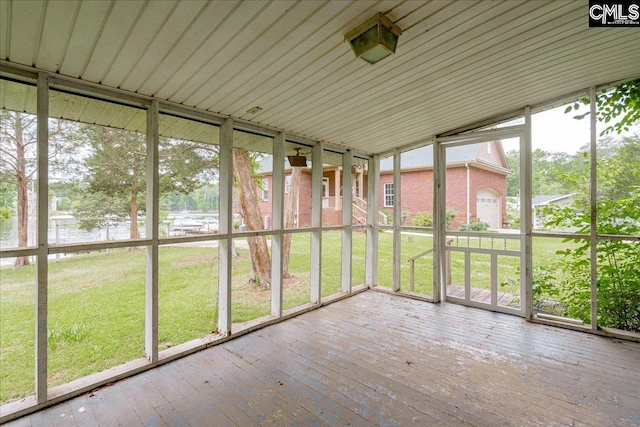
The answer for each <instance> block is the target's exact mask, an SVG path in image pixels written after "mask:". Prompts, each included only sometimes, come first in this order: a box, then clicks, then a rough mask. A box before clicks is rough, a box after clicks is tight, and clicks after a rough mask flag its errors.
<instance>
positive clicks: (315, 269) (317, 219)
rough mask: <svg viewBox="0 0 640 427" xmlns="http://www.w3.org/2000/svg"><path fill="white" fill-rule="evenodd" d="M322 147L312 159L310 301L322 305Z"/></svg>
mask: <svg viewBox="0 0 640 427" xmlns="http://www.w3.org/2000/svg"><path fill="white" fill-rule="evenodd" d="M322 147H323V144H322V143H321V142H320V143H318V144H316V145H314V147H313V150H312V151H313V152H312V155H313V158H312V159H311V165H312V169H311V227H312V230H311V278H310V282H311V293H310V301H311V303H313V304H319V303H320V295H321V289H320V283H321V273H322V228H321V227H322V190H323V188H322V186H323V184H322V169H323V163H322Z"/></svg>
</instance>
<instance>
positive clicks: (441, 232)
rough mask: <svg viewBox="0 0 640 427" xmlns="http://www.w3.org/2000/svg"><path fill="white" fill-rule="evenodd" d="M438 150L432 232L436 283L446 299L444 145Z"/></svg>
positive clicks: (445, 165) (445, 156)
mask: <svg viewBox="0 0 640 427" xmlns="http://www.w3.org/2000/svg"><path fill="white" fill-rule="evenodd" d="M435 149H437V150H438V158H439V160H440V161H439V164H438V175H439V176H440V179H439V183H440V190H439V194H438V196H439V197H438V212H437V213H438V222H437V223H435V224H436V226H435V227H434V232H435V233H437V234H438V248H439V252H440V254H439V255H438V263H439V265H440V267H439V268H438V271H439V273H440V275H439V276H438V281H439V283H440V295H441V298H443V299H446V296H447V285H448V284H449V283H448V282H449V280H448V278H449V277H450V273H451V272H450V271H449V269H450V268H451V263H449V262H448V260H449V254H448V253H447V149H446V147H445V146H444V145H442V144H438V146H436V147H435Z"/></svg>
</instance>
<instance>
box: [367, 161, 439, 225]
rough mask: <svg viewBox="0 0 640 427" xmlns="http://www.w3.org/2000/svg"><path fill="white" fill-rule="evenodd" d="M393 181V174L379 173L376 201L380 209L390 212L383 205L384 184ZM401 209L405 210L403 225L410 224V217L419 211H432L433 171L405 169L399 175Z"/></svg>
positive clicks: (390, 209)
mask: <svg viewBox="0 0 640 427" xmlns="http://www.w3.org/2000/svg"><path fill="white" fill-rule="evenodd" d="M387 183H393V174H392V173H385V174H381V175H380V194H379V195H378V203H379V206H380V210H381V211H383V212H385V213H389V214H390V213H391V211H392V209H393V208H391V207H384V184H387ZM400 187H401V188H400V191H401V192H402V193H401V195H400V204H401V209H400V210H401V211H402V212H407V218H406V219H405V222H404V224H405V225H412V224H413V222H412V219H413V217H415V216H416V214H417V213H419V212H431V213H433V212H432V211H433V171H430V170H427V171H425V170H422V171H406V172H403V173H402V174H401V176H400Z"/></svg>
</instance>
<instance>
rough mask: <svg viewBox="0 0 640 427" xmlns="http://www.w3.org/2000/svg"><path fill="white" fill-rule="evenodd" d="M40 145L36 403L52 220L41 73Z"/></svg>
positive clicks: (45, 85)
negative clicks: (49, 226)
mask: <svg viewBox="0 0 640 427" xmlns="http://www.w3.org/2000/svg"><path fill="white" fill-rule="evenodd" d="M37 132H38V139H37V146H38V199H37V200H38V201H37V215H38V233H37V236H36V239H37V243H38V255H37V266H36V268H37V270H36V272H37V277H36V281H37V286H38V287H37V291H36V342H35V347H36V348H35V358H36V363H35V368H36V372H35V380H36V384H35V387H36V401H37V403H44V402H46V401H47V328H48V324H47V309H48V307H47V298H48V296H47V292H48V281H47V275H48V273H49V264H48V260H47V255H48V253H47V252H48V217H49V197H48V195H49V191H48V189H49V76H48V75H47V74H43V73H40V74H38V87H37Z"/></svg>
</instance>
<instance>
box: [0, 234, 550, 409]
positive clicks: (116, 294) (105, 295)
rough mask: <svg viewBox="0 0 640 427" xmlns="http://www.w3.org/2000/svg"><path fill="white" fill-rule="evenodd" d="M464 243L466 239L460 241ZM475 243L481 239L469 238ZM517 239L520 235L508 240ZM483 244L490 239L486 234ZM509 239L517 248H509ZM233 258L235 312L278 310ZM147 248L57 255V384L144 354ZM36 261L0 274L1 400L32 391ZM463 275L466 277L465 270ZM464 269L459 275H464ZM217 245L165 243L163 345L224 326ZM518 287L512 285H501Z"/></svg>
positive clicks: (427, 288) (356, 252)
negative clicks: (219, 314)
mask: <svg viewBox="0 0 640 427" xmlns="http://www.w3.org/2000/svg"><path fill="white" fill-rule="evenodd" d="M365 240H366V234H365V233H362V232H354V233H353V255H352V267H353V272H352V283H353V284H354V285H357V284H360V283H363V282H364V274H365V273H364V268H365V263H364V260H365V243H366V242H365ZM322 242H323V245H322V248H323V249H322V283H321V292H322V295H323V296H327V295H331V294H334V293H336V292H339V290H340V282H341V279H340V277H341V260H342V256H341V233H340V232H336V231H327V232H323V235H322ZM392 242H393V235H392V234H390V233H380V234H379V254H378V256H379V260H378V271H379V278H378V283H379V284H380V285H389V284H390V283H391V277H392ZM557 243H558V240H557V239H555V240H553V239H536V242H535V245H534V256H535V257H536V258H537V259H545V258H547V259H548V258H550V257H552V256H553V254H554V253H555V250H556V246H557ZM459 244H460V245H466V244H467V243H466V242H459ZM469 244H471V245H473V244H476V245H480V242H478V241H474V240H471V241H470V242H469ZM509 244H510V245H515V247H514V249H517V248H518V246H517V245H518V243H517V241H515V242H513V243H509ZM431 245H432V240H431V238H430V237H428V236H419V235H417V236H411V235H404V234H403V235H402V240H401V261H400V265H401V278H402V279H401V288H402V289H403V290H409V263H408V262H407V260H408V259H409V258H410V257H412V256H415V255H416V254H419V253H420V252H423V251H424V250H426V249H429V248H430V247H431ZM481 245H482V247H487V246H486V245H490V241H489V240H488V239H486V240H485V241H483V242H482V243H481ZM309 248H310V233H297V234H294V235H293V242H292V249H291V257H290V265H289V270H290V273H291V274H292V277H291V278H289V279H286V280H285V283H284V290H283V299H284V309H288V308H292V307H295V306H298V305H301V304H304V303H307V302H308V301H309V271H310V253H309V252H310V251H309ZM510 248H511V247H510ZM238 252H239V254H240V256H239V257H237V258H234V259H233V261H232V269H233V274H232V282H233V284H232V309H231V315H232V321H233V322H246V321H249V320H252V319H255V318H258V317H261V316H265V315H268V314H269V313H270V291H269V290H263V289H262V288H261V287H259V286H255V285H253V284H250V283H249V276H250V272H251V259H250V256H249V253H248V250H246V249H239V250H238ZM145 257H146V254H145V251H144V250H126V249H123V250H111V253H110V254H108V255H107V254H106V253H104V252H100V253H90V254H82V255H79V256H74V257H70V258H66V259H62V260H61V261H60V262H54V261H51V262H50V263H49V293H48V298H49V301H48V304H49V316H48V319H49V331H48V340H49V342H48V344H49V360H48V372H49V386H55V385H59V384H63V383H66V382H69V381H71V380H74V379H77V378H80V377H83V376H85V375H89V374H91V373H95V372H99V371H102V370H104V369H107V368H110V367H113V366H117V365H119V364H121V363H124V362H127V361H130V360H133V359H136V358H140V357H143V356H144V312H145ZM463 261H464V256H463V254H457V253H456V254H453V256H452V270H453V274H452V278H453V282H454V283H464V275H463V274H464V273H462V272H463ZM518 262H519V261H518V258H515V257H500V258H499V272H498V274H499V280H503V279H504V278H505V277H509V275H514V274H515V269H516V267H517V265H518ZM489 266H490V264H489V257H488V256H485V255H479V256H476V255H475V254H474V255H473V256H472V267H473V270H472V271H473V275H472V280H473V284H474V287H479V286H484V287H488V286H489V284H490V279H489V275H490V267H489ZM35 274H36V270H35V266H29V267H25V268H21V269H18V270H13V269H3V270H2V272H1V275H0V350H1V351H0V375H1V376H0V401H2V402H6V401H10V400H14V399H17V398H21V397H23V396H27V395H30V394H32V393H33V390H34V369H35V367H34V356H33V354H34V346H35V344H34V336H35V330H34V325H35V304H34V301H35ZM461 274H462V276H461ZM461 278H462V281H461V282H458V280H460V279H461ZM217 286H218V260H217V249H216V248H211V247H184V246H162V247H161V248H160V252H159V284H158V288H159V321H158V327H159V343H160V349H161V350H162V349H166V348H168V347H171V346H174V345H177V344H180V343H183V342H186V341H189V340H192V339H196V338H198V337H202V336H204V335H207V334H209V333H211V332H213V331H215V330H216V329H217V309H218V306H217V291H218V288H217ZM431 289H432V258H431V255H428V256H426V257H423V258H419V259H418V260H417V261H416V286H415V291H416V292H419V293H423V294H425V295H429V294H430V293H431ZM500 290H501V291H508V292H513V293H517V292H516V291H517V289H516V287H514V289H500Z"/></svg>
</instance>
